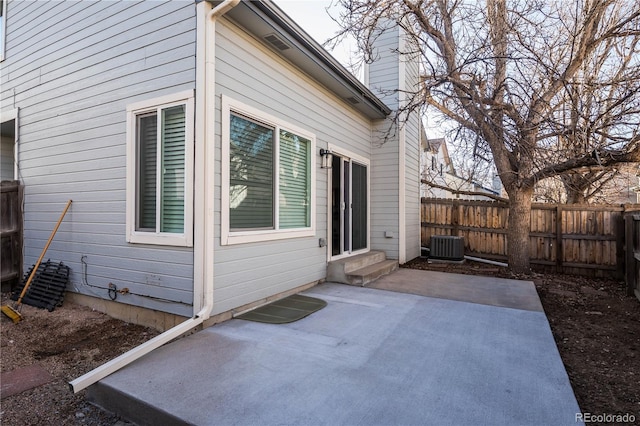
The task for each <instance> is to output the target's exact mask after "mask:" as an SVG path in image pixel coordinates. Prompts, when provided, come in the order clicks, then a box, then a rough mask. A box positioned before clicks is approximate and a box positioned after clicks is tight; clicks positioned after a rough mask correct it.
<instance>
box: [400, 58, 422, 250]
mask: <svg viewBox="0 0 640 426" xmlns="http://www.w3.org/2000/svg"><path fill="white" fill-rule="evenodd" d="M405 61H406V62H405V64H406V67H405V68H406V76H405V77H406V81H405V87H406V89H407V90H408V91H409V92H413V91H415V90H417V89H418V86H417V85H418V84H419V78H420V69H419V66H418V61H417V60H413V61H410V60H407V59H405ZM405 141H406V142H405V143H406V145H405V176H404V179H405V192H406V198H405V213H406V215H405V228H406V233H405V235H406V254H407V256H406V260H407V261H409V260H411V259H413V258H415V257H418V256H420V117H419V115H418V114H417V113H413V114H411V116H410V117H409V119H408V120H407V123H406V124H405Z"/></svg>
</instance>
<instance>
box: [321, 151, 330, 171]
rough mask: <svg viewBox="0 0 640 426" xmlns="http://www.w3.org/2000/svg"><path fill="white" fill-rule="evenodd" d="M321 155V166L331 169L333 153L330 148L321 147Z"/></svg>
mask: <svg viewBox="0 0 640 426" xmlns="http://www.w3.org/2000/svg"><path fill="white" fill-rule="evenodd" d="M320 156H321V157H322V163H320V167H321V168H323V169H330V168H331V163H332V162H333V153H332V152H331V151H329V150H328V149H324V148H321V149H320Z"/></svg>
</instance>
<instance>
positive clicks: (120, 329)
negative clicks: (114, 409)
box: [0, 294, 158, 425]
mask: <svg viewBox="0 0 640 426" xmlns="http://www.w3.org/2000/svg"><path fill="white" fill-rule="evenodd" d="M8 296H9V294H3V295H2V305H6V304H8V303H9V304H11V306H13V305H12V304H13V302H11V301H10V300H9V298H8ZM22 315H23V316H24V319H23V320H22V321H20V322H19V323H17V324H13V322H12V321H11V320H10V319H9V318H8V317H6V316H5V315H1V316H2V318H1V320H0V321H1V322H0V325H1V327H2V330H1V334H2V340H1V341H0V348H1V351H2V352H1V361H2V363H1V371H2V373H5V372H7V371H12V370H15V369H17V368H20V367H27V366H31V365H34V364H37V365H40V366H41V367H42V368H43V369H44V370H46V371H47V372H49V374H51V375H52V376H53V379H54V380H53V381H52V382H50V383H47V384H45V385H42V386H39V387H37V388H35V389H31V390H28V391H25V392H22V393H20V394H17V395H13V396H10V397H8V398H5V399H3V400H2V402H1V408H0V424H2V425H115V424H120V425H122V424H126V423H125V422H122V421H120V419H119V418H118V417H116V416H112V415H109V414H107V413H105V412H103V411H102V410H100V409H98V408H96V407H94V406H93V405H91V404H89V403H88V402H87V401H85V399H84V392H85V391H81V392H79V393H78V394H75V395H74V394H73V393H72V392H71V390H70V388H69V384H68V382H69V381H71V380H73V379H75V378H77V377H79V376H81V375H83V374H84V373H86V372H88V371H91V370H92V369H94V368H96V367H98V366H100V365H102V364H104V363H105V362H107V361H109V360H110V359H113V358H115V357H116V356H118V355H120V354H122V353H124V352H126V351H127V350H129V349H132V348H134V347H136V346H138V345H139V344H141V343H144V342H146V341H148V340H149V339H151V338H152V337H154V336H156V335H157V334H158V332H157V331H155V330H153V329H150V328H146V327H141V326H137V325H133V324H128V323H126V322H123V321H118V320H115V319H113V318H110V317H109V316H107V315H105V314H102V313H100V312H96V311H93V310H91V309H89V308H86V307H82V306H78V305H74V304H71V303H65V304H64V305H63V306H62V307H59V308H56V309H55V310H54V311H53V312H48V311H47V310H44V309H36V308H34V307H31V306H28V305H23V306H22Z"/></svg>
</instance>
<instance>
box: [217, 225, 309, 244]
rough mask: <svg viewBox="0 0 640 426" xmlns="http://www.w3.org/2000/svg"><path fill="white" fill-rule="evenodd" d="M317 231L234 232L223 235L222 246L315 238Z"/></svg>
mask: <svg viewBox="0 0 640 426" xmlns="http://www.w3.org/2000/svg"><path fill="white" fill-rule="evenodd" d="M313 236H315V231H314V230H313V229H311V228H309V229H300V230H280V231H273V230H269V231H252V232H249V231H248V232H233V233H231V232H230V233H228V234H226V235H223V236H222V238H221V242H220V244H221V245H223V246H226V245H234V244H247V243H259V242H263V241H276V240H286V239H291V238H302V237H313Z"/></svg>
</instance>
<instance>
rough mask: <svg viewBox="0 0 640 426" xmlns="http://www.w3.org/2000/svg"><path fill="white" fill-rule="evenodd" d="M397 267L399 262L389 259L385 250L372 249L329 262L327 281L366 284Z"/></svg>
mask: <svg viewBox="0 0 640 426" xmlns="http://www.w3.org/2000/svg"><path fill="white" fill-rule="evenodd" d="M397 268H398V262H397V261H395V260H387V256H386V254H385V253H384V252H383V251H370V252H368V253H364V254H359V255H356V256H351V257H347V258H344V259H340V260H335V261H333V262H329V265H328V266H327V281H329V282H336V283H343V284H351V285H359V286H364V285H366V284H367V283H369V282H371V281H373V280H375V279H377V278H379V277H381V276H383V275H386V274H388V273H390V272H391V271H394V270H395V269H397Z"/></svg>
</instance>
